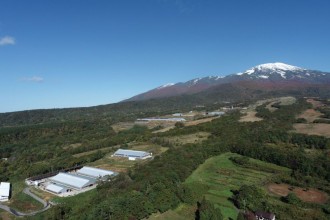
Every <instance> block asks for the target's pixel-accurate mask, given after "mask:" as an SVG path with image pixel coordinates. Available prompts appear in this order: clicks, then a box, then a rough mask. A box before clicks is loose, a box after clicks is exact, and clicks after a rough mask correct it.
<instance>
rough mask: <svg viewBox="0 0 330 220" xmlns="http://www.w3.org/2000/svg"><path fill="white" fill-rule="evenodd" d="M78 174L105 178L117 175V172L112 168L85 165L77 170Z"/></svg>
mask: <svg viewBox="0 0 330 220" xmlns="http://www.w3.org/2000/svg"><path fill="white" fill-rule="evenodd" d="M77 174H79V175H82V176H88V177H91V178H95V179H103V178H105V177H106V176H112V175H115V174H116V173H115V172H112V171H110V170H104V169H99V168H94V167H87V166H84V167H83V168H81V169H80V170H78V171H77Z"/></svg>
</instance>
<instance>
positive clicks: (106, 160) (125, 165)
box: [89, 142, 168, 172]
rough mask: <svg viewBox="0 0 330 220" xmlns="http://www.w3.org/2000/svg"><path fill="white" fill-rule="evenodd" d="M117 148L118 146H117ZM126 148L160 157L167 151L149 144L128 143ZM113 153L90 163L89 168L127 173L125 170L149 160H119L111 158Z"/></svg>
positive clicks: (164, 148)
mask: <svg viewBox="0 0 330 220" xmlns="http://www.w3.org/2000/svg"><path fill="white" fill-rule="evenodd" d="M118 147H119V146H118ZM128 148H129V149H130V150H141V151H147V152H151V153H152V154H153V155H160V154H162V153H164V152H165V151H167V150H168V148H166V147H162V146H160V145H157V144H151V143H135V142H133V143H129V144H128ZM113 153H114V152H110V153H107V154H105V155H104V157H103V158H101V159H99V160H96V161H94V162H92V163H90V164H89V165H90V166H94V167H98V168H102V169H107V170H112V171H116V172H127V170H128V169H129V168H130V167H132V166H134V165H135V164H137V163H146V162H148V161H149V160H150V159H147V160H135V161H130V160H128V159H127V158H121V157H112V154H113Z"/></svg>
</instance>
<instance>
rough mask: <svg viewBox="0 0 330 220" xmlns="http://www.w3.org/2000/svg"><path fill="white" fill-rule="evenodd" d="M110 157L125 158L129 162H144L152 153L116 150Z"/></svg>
mask: <svg viewBox="0 0 330 220" xmlns="http://www.w3.org/2000/svg"><path fill="white" fill-rule="evenodd" d="M112 156H114V157H127V158H128V159H129V160H137V159H140V160H144V159H147V158H151V157H152V153H149V152H145V151H138V150H124V149H118V150H117V151H116V152H115V153H114V154H113V155H112Z"/></svg>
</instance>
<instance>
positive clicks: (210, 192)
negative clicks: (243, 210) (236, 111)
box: [185, 153, 289, 219]
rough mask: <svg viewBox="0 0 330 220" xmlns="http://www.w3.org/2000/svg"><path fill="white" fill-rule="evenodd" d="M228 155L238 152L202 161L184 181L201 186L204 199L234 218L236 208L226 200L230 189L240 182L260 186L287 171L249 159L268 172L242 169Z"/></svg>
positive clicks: (226, 215)
mask: <svg viewBox="0 0 330 220" xmlns="http://www.w3.org/2000/svg"><path fill="white" fill-rule="evenodd" d="M230 157H240V155H238V154H234V153H225V154H222V155H220V156H216V157H212V158H210V159H208V160H206V162H205V163H204V164H202V165H201V166H199V167H198V168H197V169H196V170H195V171H194V172H193V174H192V175H191V176H190V177H188V179H187V180H186V181H185V183H186V184H188V185H190V186H191V187H192V188H194V186H196V185H200V184H202V185H204V186H205V187H204V188H205V189H206V190H205V192H204V195H205V198H206V199H208V200H210V201H212V202H213V203H214V204H216V206H217V207H219V208H220V209H221V211H222V214H223V215H224V217H225V218H226V219H229V218H232V219H236V218H237V215H238V210H237V209H236V207H235V206H234V204H233V203H232V202H231V201H230V200H229V198H231V197H232V195H233V193H232V190H237V189H239V188H240V187H241V186H242V185H260V186H261V185H262V184H263V183H264V182H265V181H266V180H267V179H268V178H269V177H271V176H272V175H274V173H278V172H288V171H289V170H288V169H286V168H283V167H279V166H276V165H274V164H270V163H265V162H262V161H258V160H254V159H250V162H251V163H253V164H257V165H258V166H259V167H263V168H266V169H267V170H269V171H270V172H265V171H259V170H254V169H252V168H244V167H241V166H238V165H236V164H234V163H233V162H232V161H231V160H230V159H229V158H230Z"/></svg>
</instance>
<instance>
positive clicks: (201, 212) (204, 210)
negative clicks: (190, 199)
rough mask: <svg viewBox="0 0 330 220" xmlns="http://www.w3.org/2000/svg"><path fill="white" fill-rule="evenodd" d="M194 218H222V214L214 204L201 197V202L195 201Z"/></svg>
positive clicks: (201, 219) (206, 219)
mask: <svg viewBox="0 0 330 220" xmlns="http://www.w3.org/2000/svg"><path fill="white" fill-rule="evenodd" d="M195 215H196V219H197V220H213V219H217V220H222V219H223V216H222V213H221V210H220V209H217V208H215V207H214V205H213V204H212V203H211V202H210V201H207V200H206V199H205V197H204V198H203V200H202V201H201V202H197V210H196V213H195Z"/></svg>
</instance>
